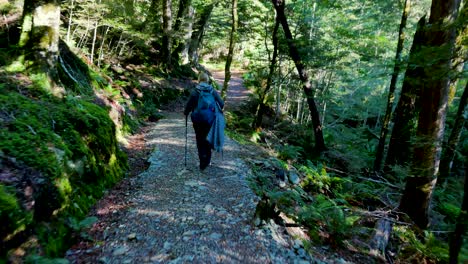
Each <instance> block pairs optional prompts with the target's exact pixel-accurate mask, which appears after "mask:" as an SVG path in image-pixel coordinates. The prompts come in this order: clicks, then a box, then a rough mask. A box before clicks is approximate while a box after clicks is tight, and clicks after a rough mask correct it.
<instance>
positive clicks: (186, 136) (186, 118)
mask: <svg viewBox="0 0 468 264" xmlns="http://www.w3.org/2000/svg"><path fill="white" fill-rule="evenodd" d="M187 120H188V115H186V116H185V168H187V141H188V135H187V133H188V132H187V122H188V121H187Z"/></svg>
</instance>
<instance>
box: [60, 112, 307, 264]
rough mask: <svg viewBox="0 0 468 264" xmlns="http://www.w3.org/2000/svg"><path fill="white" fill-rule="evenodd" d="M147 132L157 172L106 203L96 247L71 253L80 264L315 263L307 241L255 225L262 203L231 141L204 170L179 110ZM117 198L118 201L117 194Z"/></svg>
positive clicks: (99, 209) (93, 233)
mask: <svg viewBox="0 0 468 264" xmlns="http://www.w3.org/2000/svg"><path fill="white" fill-rule="evenodd" d="M163 114H164V115H165V118H164V119H162V120H160V121H158V122H157V123H155V124H154V125H153V127H151V128H150V129H147V132H146V135H145V138H146V145H147V146H149V147H151V148H152V149H153V151H152V152H151V155H150V158H149V159H148V161H149V163H150V165H149V168H148V169H147V170H146V171H145V172H143V173H141V174H140V175H138V176H136V177H133V178H130V179H129V180H128V181H129V182H128V186H130V187H128V188H126V189H125V188H124V189H123V191H120V192H118V194H114V196H116V197H118V199H119V201H118V202H115V204H111V205H109V203H101V204H98V206H97V208H96V209H95V215H96V216H98V218H99V221H98V222H97V223H96V224H95V225H94V227H93V229H92V230H91V231H90V236H92V237H93V238H94V239H95V241H94V242H93V243H92V245H91V246H89V245H88V246H87V247H85V248H80V247H76V248H74V249H71V250H69V251H68V252H67V259H68V260H70V262H72V263H90V262H92V263H311V262H312V261H311V258H310V256H309V255H308V254H307V253H306V251H305V250H304V249H303V247H302V243H301V242H299V240H296V241H295V240H293V239H292V238H291V237H289V236H288V235H286V232H285V229H284V228H282V227H279V226H277V225H275V224H274V223H272V222H271V223H270V224H267V225H265V226H263V227H261V228H260V227H256V226H255V225H254V224H253V218H254V214H255V208H256V204H257V202H258V201H259V198H258V197H256V195H255V194H254V193H253V191H252V190H251V189H250V188H249V186H248V178H249V177H250V175H251V172H250V168H249V167H248V166H247V164H246V163H245V162H244V161H243V160H242V157H244V156H246V155H247V154H248V153H246V152H245V151H246V150H245V149H244V148H242V146H240V145H238V144H237V143H236V142H234V141H233V140H231V139H229V138H226V144H225V147H224V155H223V156H221V155H220V154H215V155H214V156H213V158H212V165H211V166H210V167H208V168H207V169H206V170H205V171H203V172H200V171H199V170H198V156H197V152H196V145H195V134H194V131H193V128H192V125H191V123H190V121H189V124H188V155H187V166H186V167H185V166H184V159H185V155H184V153H185V120H184V116H183V115H182V114H181V113H180V112H178V113H175V112H165V113H163ZM111 196H112V195H111Z"/></svg>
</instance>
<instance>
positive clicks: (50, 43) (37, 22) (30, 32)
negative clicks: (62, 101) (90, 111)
mask: <svg viewBox="0 0 468 264" xmlns="http://www.w3.org/2000/svg"><path fill="white" fill-rule="evenodd" d="M59 28H60V1H59V0H46V1H35V0H25V1H24V8H23V20H22V32H21V36H20V40H19V46H20V47H21V48H23V49H24V50H32V53H30V54H31V55H32V56H28V57H26V60H28V61H31V62H32V63H33V67H34V68H35V69H36V70H37V71H38V72H41V73H46V75H47V77H48V78H49V82H50V84H51V89H52V92H53V93H54V94H56V95H59V94H60V93H63V89H60V88H58V87H57V86H56V85H55V83H56V82H57V81H58V70H57V65H58V56H59V37H60V36H59Z"/></svg>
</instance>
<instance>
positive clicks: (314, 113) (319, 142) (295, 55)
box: [271, 0, 326, 153]
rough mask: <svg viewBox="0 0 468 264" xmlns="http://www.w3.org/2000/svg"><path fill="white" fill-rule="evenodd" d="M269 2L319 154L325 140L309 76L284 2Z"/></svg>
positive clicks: (274, 0)
mask: <svg viewBox="0 0 468 264" xmlns="http://www.w3.org/2000/svg"><path fill="white" fill-rule="evenodd" d="M271 1H272V3H273V6H274V7H275V10H276V16H277V17H278V20H279V21H280V23H281V26H282V27H283V31H284V35H285V37H286V39H287V42H288V47H289V55H290V56H291V59H292V60H293V61H294V64H295V65H296V69H297V72H298V74H299V78H300V79H301V82H302V89H303V91H304V94H305V96H306V98H307V104H308V105H309V111H310V115H311V117H312V125H313V127H314V136H315V149H316V150H317V152H319V153H320V152H322V151H324V150H325V149H326V147H325V140H324V139H323V132H322V124H321V121H320V115H319V112H318V109H317V105H316V103H315V99H314V90H313V89H312V85H311V84H310V81H309V76H308V74H307V71H306V69H305V67H304V63H303V62H302V60H301V56H300V54H299V50H298V49H297V47H296V45H295V43H294V40H293V37H292V34H291V30H290V29H289V24H288V20H287V19H286V14H285V12H284V11H285V0H271Z"/></svg>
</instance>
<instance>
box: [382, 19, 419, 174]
mask: <svg viewBox="0 0 468 264" xmlns="http://www.w3.org/2000/svg"><path fill="white" fill-rule="evenodd" d="M425 25H426V18H425V17H422V18H421V19H420V20H419V22H418V26H417V29H416V32H415V34H414V38H413V44H412V46H411V50H410V55H409V62H408V68H407V69H406V73H405V77H404V79H403V86H402V88H401V95H400V99H399V101H398V103H397V107H396V109H395V113H394V117H393V121H394V125H393V130H392V135H391V137H390V143H389V146H388V152H387V158H386V161H385V165H386V169H387V170H388V169H389V168H390V167H391V166H393V165H405V164H407V163H409V162H410V157H411V142H410V141H411V136H412V134H413V133H414V129H415V127H416V124H415V122H416V116H417V113H418V112H419V109H418V108H417V106H418V103H417V102H418V100H419V98H418V90H419V87H420V80H419V78H420V76H422V74H423V68H422V66H421V63H420V61H421V59H422V58H421V57H422V56H421V49H422V46H423V45H424V41H425V39H424V38H425V37H424V30H425Z"/></svg>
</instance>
